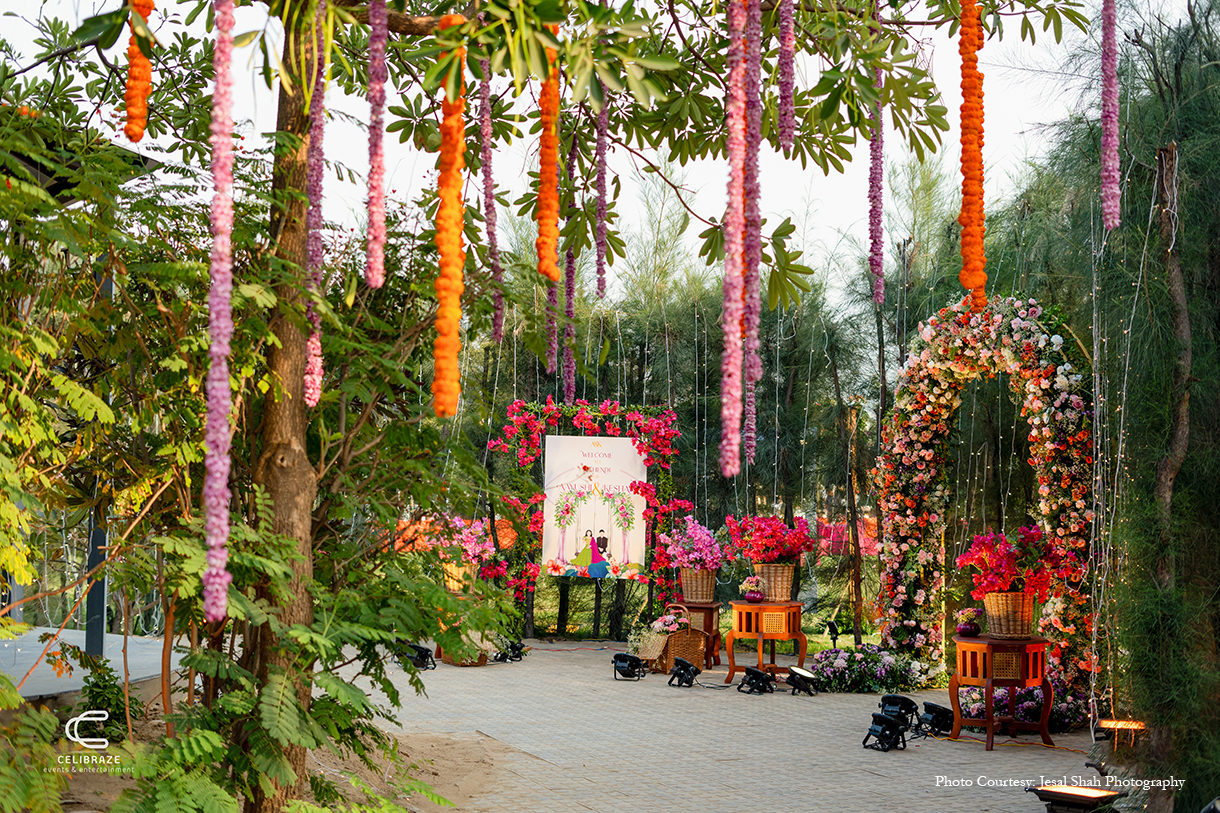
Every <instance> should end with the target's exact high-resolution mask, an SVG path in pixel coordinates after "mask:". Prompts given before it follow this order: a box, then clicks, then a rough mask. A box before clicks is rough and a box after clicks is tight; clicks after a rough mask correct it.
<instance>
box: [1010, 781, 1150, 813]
mask: <svg viewBox="0 0 1220 813" xmlns="http://www.w3.org/2000/svg"><path fill="white" fill-rule="evenodd" d="M1025 790H1026V792H1028V793H1032V794H1034V795H1035V796H1037V797H1038V800H1039V801H1041V802H1046V810H1047V813H1077V811H1079V812H1080V813H1085V811H1089V810H1097V809H1098V808H1103V809H1105V810H1110V809H1111V806H1112V805H1113V804H1114V802H1115V801H1117V800H1118V799H1120V798H1121V797H1123V796H1126V795H1127V791H1125V790H1122V791H1115V790H1102V789H1101V788H1092V787H1078V786H1076V785H1038V786H1037V787H1028V788H1026V789H1025Z"/></svg>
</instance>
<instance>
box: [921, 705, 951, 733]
mask: <svg viewBox="0 0 1220 813" xmlns="http://www.w3.org/2000/svg"><path fill="white" fill-rule="evenodd" d="M952 728H953V710H952V709H947V708H945V707H944V706H938V705H936V704H935V703H924V704H923V714H921V715H919V720H917V721H916V723H915V733H914V734H912V735H911V739H915V738H916V737H928V736H932V737H939V736H940V735H941V734H944V733H945V732H946V731H949V730H951V729H952Z"/></svg>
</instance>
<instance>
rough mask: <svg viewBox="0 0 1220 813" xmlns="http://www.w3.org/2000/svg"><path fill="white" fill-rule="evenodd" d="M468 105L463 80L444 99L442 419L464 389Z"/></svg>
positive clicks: (438, 407) (439, 289)
mask: <svg viewBox="0 0 1220 813" xmlns="http://www.w3.org/2000/svg"><path fill="white" fill-rule="evenodd" d="M464 22H466V18H465V17H463V16H462V15H460V14H447V15H445V16H444V17H442V18H441V19H440V22H439V23H438V24H437V30H438V31H443V30H444V29H446V28H449V27H450V26H455V25H461V24H462V23H464ZM465 58H466V49H465V48H459V49H458V64H459V65H460V64H461V63H462V61H463V60H465ZM465 109H466V82H465V81H464V80H463V82H462V84H461V88H460V90H459V91H458V97H457V98H456V99H454V100H453V101H449V97H448V95H446V97H445V99H444V101H442V102H441V113H442V118H441V155H440V178H439V180H438V181H437V197H438V198H439V199H440V202H439V204H438V205H437V207H436V248H437V252H438V253H439V254H440V263H439V265H440V268H439V271H438V273H437V275H436V301H437V308H436V334H437V335H436V342H435V343H434V344H433V349H432V354H433V359H434V365H433V373H432V409H433V411H434V412H435V413H436V416H437V417H438V418H448V417H452V416H453V415H454V414H455V413H456V412H457V405H458V397H459V396H461V394H462V382H461V375H460V367H459V366H458V351H459V350H461V348H462V341H461V339H460V338H459V330H460V329H461V323H462V292H463V291H464V290H465V284H464V283H463V281H462V268H463V266H464V265H465V264H466V252H465V251H463V250H462V228H463V226H464V225H465V218H466V214H465V211H466V205H465V203H463V201H462V170H463V169H464V168H465V167H466V159H465V156H464V155H463V153H464V152H465V151H466V142H465V125H464V124H463V122H462V114H463V112H464V111H465Z"/></svg>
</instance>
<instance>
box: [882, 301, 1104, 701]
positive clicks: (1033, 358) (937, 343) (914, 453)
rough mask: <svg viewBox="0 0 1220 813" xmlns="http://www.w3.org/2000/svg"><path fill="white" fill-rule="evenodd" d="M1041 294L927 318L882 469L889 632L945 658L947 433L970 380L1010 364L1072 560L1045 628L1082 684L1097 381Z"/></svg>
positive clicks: (1033, 458)
mask: <svg viewBox="0 0 1220 813" xmlns="http://www.w3.org/2000/svg"><path fill="white" fill-rule="evenodd" d="M1042 316H1043V311H1042V309H1041V308H1040V307H1039V306H1038V304H1037V303H1036V302H1035V301H1034V300H1033V299H1030V300H1019V299H1014V298H1011V297H1007V298H1004V297H996V298H994V299H992V301H991V302H990V304H989V305H988V306H987V307H986V308H985V309H984V310H983V311H981V312H979V313H971V312H970V310H969V300H965V301H963V302H960V303H958V304H955V305H952V306H950V307H947V308H943V309H942V310H941V311H940V312H939V313H938V314H936V315H935V316H933V317H931V318H930V319H929V320H928V321H927V323H926V324H921V325H920V326H919V331H918V336H917V337H916V338H915V340H914V341H912V343H911V349H910V353H909V355H908V356H907V361H906V364H905V365H904V368H903V371H902V375H901V377H900V378H899V381H898V388H897V391H896V393H895V398H894V400H895V407H894V411H893V413H892V414H891V415H890V417H889V419H888V421H887V422H886V424H885V426H884V427H883V433H882V453H881V455H880V457H878V459H877V468H876V469H874V470H873V476H874V478H875V482H876V485H877V489H878V499H877V502H878V507H879V510H880V513H881V520H882V532H883V537H882V538H883V544H882V547H881V565H882V570H881V592H880V596H879V604H880V611H881V616H882V629H881V634H882V638H883V640H884V641H885V643H886V644H887V645H888V646H890V647H893V648H896V649H899V650H902V651H905V652H909V653H911V654H912V655H914V656H916V657H919V658H921V659H926V660H940V659H941V657H942V656H943V643H944V638H943V627H942V625H943V622H944V619H943V617H942V614H941V613H942V611H941V602H942V599H943V597H944V590H945V581H944V564H945V551H944V545H943V538H944V532H945V529H946V525H947V519H946V514H947V512H948V508H949V498H950V489H951V486H950V482H949V476H948V465H947V464H948V462H949V455H948V442H949V437H950V432H951V429H952V427H953V424H954V416H955V415H956V413H957V409H958V407H959V406H960V405H961V402H962V399H961V393H962V390H963V388H964V387H965V385H966V384H967V383H969V382H970V381H973V380H974V379H977V378H979V377H981V376H987V377H994V376H995V375H997V374H998V373H1007V374H1008V375H1009V376H1010V379H1011V385H1012V394H1013V397H1014V399H1015V400H1016V401H1017V402H1018V403H1019V404H1020V406H1021V415H1022V416H1023V417H1024V418H1025V420H1026V422H1027V423H1028V425H1029V430H1030V431H1029V451H1030V458H1029V462H1030V465H1031V466H1033V468H1034V473H1035V475H1036V476H1037V482H1038V494H1039V499H1038V503H1037V510H1036V512H1035V517H1036V519H1037V521H1038V524H1039V525H1040V526H1041V527H1042V530H1043V531H1044V532H1045V533H1047V534H1048V535H1049V536H1050V538H1051V539H1052V540H1053V543H1054V544H1055V545H1057V546H1058V547H1059V549H1060V551H1061V552H1062V553H1064V554H1066V555H1067V556H1068V557H1070V558H1069V559H1067V561H1070V562H1071V563H1073V564H1072V565H1071V566H1069V568H1068V569H1067V572H1066V574H1065V578H1062V579H1059V580H1058V582H1057V583H1056V584H1054V585H1053V587H1054V594H1055V598H1053V599H1051V601H1050V602H1048V604H1047V605H1046V606H1045V607H1044V608H1043V615H1042V618H1041V620H1040V622H1039V624H1040V631H1041V632H1042V633H1043V634H1044V635H1047V636H1048V637H1050V638H1051V639H1052V640H1053V641H1054V645H1053V648H1052V650H1051V656H1052V659H1053V660H1054V661H1055V663H1056V664H1057V665H1058V667H1059V669H1060V670H1061V673H1062V675H1063V678H1064V680H1065V681H1066V682H1067V683H1069V684H1077V685H1079V683H1080V679H1081V678H1082V676H1083V674H1084V673H1086V672H1087V671H1090V670H1092V669H1094V668H1095V667H1096V664H1095V661H1094V659H1093V657H1092V655H1091V650H1090V646H1089V642H1090V639H1091V633H1092V628H1091V626H1090V625H1091V616H1089V615H1088V613H1087V609H1086V607H1085V605H1086V597H1085V596H1084V595H1083V594H1082V593H1081V588H1082V586H1083V577H1084V563H1085V562H1086V561H1087V549H1088V544H1089V538H1090V536H1089V535H1090V527H1091V523H1092V520H1093V512H1092V511H1091V510H1090V509H1089V490H1090V483H1091V481H1092V476H1093V458H1092V450H1091V443H1090V435H1091V432H1090V426H1091V420H1090V415H1091V413H1090V410H1091V402H1092V399H1091V393H1090V390H1089V383H1090V382H1089V381H1088V380H1087V378H1086V376H1085V375H1083V373H1082V371H1081V370H1078V369H1077V368H1076V367H1075V366H1074V365H1073V364H1072V362H1071V361H1070V360H1069V358H1068V355H1069V353H1068V352H1067V350H1068V349H1067V348H1065V347H1064V339H1063V338H1062V336H1060V335H1057V334H1055V333H1053V330H1048V329H1047V326H1046V321H1048V320H1046V319H1043V320H1042V321H1039V317H1042Z"/></svg>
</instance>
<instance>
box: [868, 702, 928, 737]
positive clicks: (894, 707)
mask: <svg viewBox="0 0 1220 813" xmlns="http://www.w3.org/2000/svg"><path fill="white" fill-rule="evenodd" d="M877 708H879V709H881V713H882V714H884V715H886V716H888V717H893V718H894V719H895V720H897V721H898V722H900V723H902V725H903V728H904V729H905V730H906V731H910V730H911V729H912V728H914V727H915V722H916V721H917V720H918V719H919V704H918V703H916V702H915V701H914V700H912V699H911V698H909V697H904V696H903V695H900V694H886V695H882V696H881V702H880V703H878V704H877Z"/></svg>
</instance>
